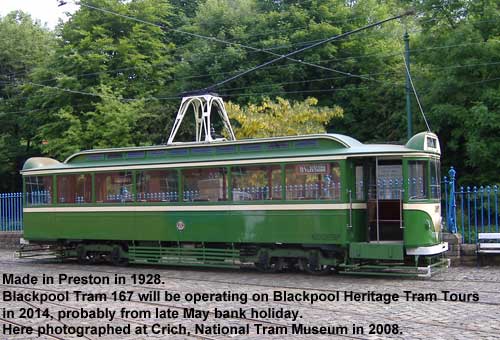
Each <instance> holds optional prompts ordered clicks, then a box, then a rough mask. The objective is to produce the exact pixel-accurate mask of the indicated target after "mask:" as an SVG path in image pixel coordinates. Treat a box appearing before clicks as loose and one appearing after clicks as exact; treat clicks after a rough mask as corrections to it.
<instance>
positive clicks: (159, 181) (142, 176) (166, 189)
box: [137, 170, 179, 202]
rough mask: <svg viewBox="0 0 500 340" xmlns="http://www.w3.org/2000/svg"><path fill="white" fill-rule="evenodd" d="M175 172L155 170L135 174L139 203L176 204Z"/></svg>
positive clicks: (177, 197)
mask: <svg viewBox="0 0 500 340" xmlns="http://www.w3.org/2000/svg"><path fill="white" fill-rule="evenodd" d="M177 184H178V181H177V171H167V170H157V171H141V172H139V173H137V200H138V201H141V202H177V201H178V199H179V190H178V188H177Z"/></svg>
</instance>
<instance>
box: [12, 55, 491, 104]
mask: <svg viewBox="0 0 500 340" xmlns="http://www.w3.org/2000/svg"><path fill="white" fill-rule="evenodd" d="M400 54H401V53H400ZM492 65H500V61H494V62H488V63H473V64H458V65H448V66H441V67H431V68H427V70H429V71H437V70H445V69H454V68H467V67H477V66H492ZM397 73H398V72H397V71H392V72H378V73H368V74H366V75H368V76H386V75H394V74H397ZM345 78H348V77H345V76H338V77H328V78H313V79H306V80H300V81H290V82H282V83H269V84H262V85H254V86H246V87H239V88H235V89H234V90H236V89H238V90H244V89H250V88H255V87H268V86H269V87H271V86H278V85H287V84H292V83H295V82H296V83H308V82H315V81H326V80H337V79H345ZM481 82H486V81H481ZM30 84H31V85H35V86H41V87H46V88H50V89H54V90H59V91H63V92H70V93H78V94H82V95H89V96H92V97H105V96H103V95H99V94H97V93H91V92H85V91H76V90H71V89H66V88H61V87H56V86H45V85H42V84H38V83H36V84H35V83H31V82H26V83H20V84H19V85H30ZM386 84H387V85H391V84H395V85H398V84H397V83H391V82H386ZM231 90H233V89H224V91H231ZM242 94H243V93H242ZM233 95H238V93H235V94H231V96H233ZM50 96H51V95H49V94H47V95H35V96H27V97H21V98H14V99H13V100H19V99H23V98H35V99H36V98H45V97H50ZM108 97H110V98H111V97H112V96H108ZM113 98H114V97H113ZM164 98H165V97H154V96H152V97H146V98H124V99H123V100H124V101H135V100H155V99H164ZM168 98H171V99H173V98H181V97H180V96H174V95H172V96H169V97H168Z"/></svg>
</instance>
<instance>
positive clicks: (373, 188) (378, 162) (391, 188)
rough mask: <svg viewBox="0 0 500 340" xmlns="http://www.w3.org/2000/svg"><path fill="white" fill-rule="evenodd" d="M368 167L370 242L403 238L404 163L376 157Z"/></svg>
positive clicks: (400, 239)
mask: <svg viewBox="0 0 500 340" xmlns="http://www.w3.org/2000/svg"><path fill="white" fill-rule="evenodd" d="M367 167H368V171H367V176H368V178H367V182H368V200H367V210H368V211H367V215H368V216H367V217H368V219H367V220H368V237H369V241H370V242H377V241H402V240H403V162H402V160H401V159H387V158H375V159H373V160H371V161H370V162H368V164H367Z"/></svg>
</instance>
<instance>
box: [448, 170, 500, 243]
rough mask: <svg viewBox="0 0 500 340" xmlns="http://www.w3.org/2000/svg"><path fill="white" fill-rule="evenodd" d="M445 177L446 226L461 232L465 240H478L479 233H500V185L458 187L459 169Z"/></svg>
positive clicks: (465, 241) (450, 230) (468, 241)
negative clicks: (499, 187) (499, 198)
mask: <svg viewBox="0 0 500 340" xmlns="http://www.w3.org/2000/svg"><path fill="white" fill-rule="evenodd" d="M448 175H449V177H444V179H443V184H444V196H443V204H442V206H443V207H444V211H443V213H444V215H443V220H444V221H446V222H445V228H446V230H447V231H449V232H451V233H460V234H461V235H462V242H463V243H476V242H477V235H478V233H484V232H495V233H498V232H499V226H498V219H499V215H500V212H499V210H498V185H487V186H466V187H464V186H460V187H456V181H455V180H456V178H455V177H456V171H455V170H454V169H453V167H451V169H450V171H449V172H448Z"/></svg>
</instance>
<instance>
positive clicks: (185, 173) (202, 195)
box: [182, 168, 227, 202]
mask: <svg viewBox="0 0 500 340" xmlns="http://www.w3.org/2000/svg"><path fill="white" fill-rule="evenodd" d="M182 182H183V186H184V188H183V193H182V195H183V196H182V198H183V200H184V201H188V202H192V201H210V202H211V201H227V173H226V169H225V168H211V169H186V170H182Z"/></svg>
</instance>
